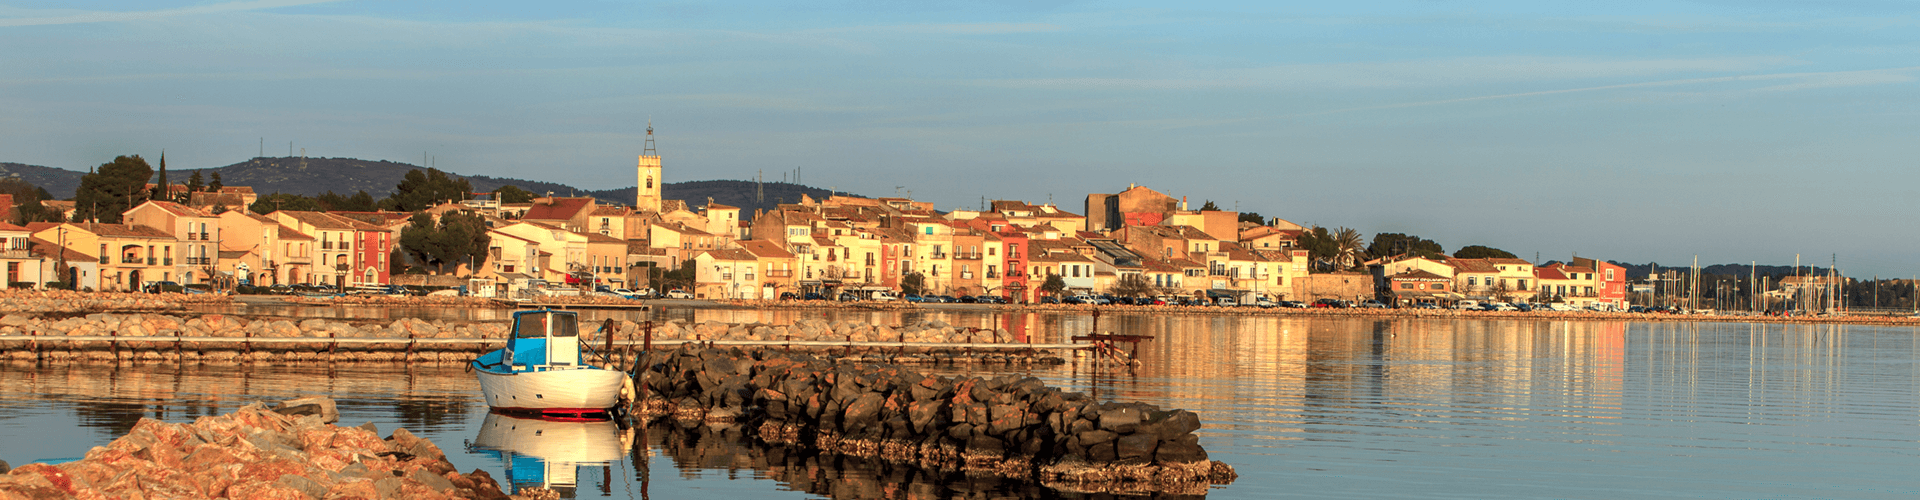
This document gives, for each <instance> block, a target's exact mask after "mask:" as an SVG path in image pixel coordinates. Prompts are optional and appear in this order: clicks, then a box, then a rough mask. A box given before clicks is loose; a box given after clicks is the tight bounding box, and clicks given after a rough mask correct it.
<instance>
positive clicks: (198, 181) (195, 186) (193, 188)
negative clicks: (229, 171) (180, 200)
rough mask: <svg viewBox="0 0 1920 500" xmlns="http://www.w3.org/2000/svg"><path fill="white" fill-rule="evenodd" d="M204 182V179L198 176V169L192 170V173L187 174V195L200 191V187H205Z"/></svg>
mask: <svg viewBox="0 0 1920 500" xmlns="http://www.w3.org/2000/svg"><path fill="white" fill-rule="evenodd" d="M206 182H207V181H206V179H204V178H201V177H200V171H199V170H195V171H193V175H189V176H187V196H193V193H198V192H200V190H201V189H203V188H205V187H206Z"/></svg>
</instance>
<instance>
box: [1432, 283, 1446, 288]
mask: <svg viewBox="0 0 1920 500" xmlns="http://www.w3.org/2000/svg"><path fill="white" fill-rule="evenodd" d="M1433 289H1434V290H1446V289H1447V285H1446V284H1445V283H1434V284H1433Z"/></svg>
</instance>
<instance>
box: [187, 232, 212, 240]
mask: <svg viewBox="0 0 1920 500" xmlns="http://www.w3.org/2000/svg"><path fill="white" fill-rule="evenodd" d="M187 236H188V238H187V239H193V238H192V236H193V233H187ZM200 241H213V238H208V237H207V233H200Z"/></svg>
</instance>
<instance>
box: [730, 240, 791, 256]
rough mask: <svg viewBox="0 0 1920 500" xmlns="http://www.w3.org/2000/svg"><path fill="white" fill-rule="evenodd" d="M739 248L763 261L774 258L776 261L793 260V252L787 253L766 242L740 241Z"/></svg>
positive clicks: (778, 246)
mask: <svg viewBox="0 0 1920 500" xmlns="http://www.w3.org/2000/svg"><path fill="white" fill-rule="evenodd" d="M740 248H742V249H745V250H746V251H747V252H749V253H752V254H753V255H754V256H756V257H760V258H763V259H764V258H776V259H791V258H793V252H788V251H787V250H786V249H784V248H780V245H776V244H774V243H773V242H771V241H766V240H747V241H742V242H740Z"/></svg>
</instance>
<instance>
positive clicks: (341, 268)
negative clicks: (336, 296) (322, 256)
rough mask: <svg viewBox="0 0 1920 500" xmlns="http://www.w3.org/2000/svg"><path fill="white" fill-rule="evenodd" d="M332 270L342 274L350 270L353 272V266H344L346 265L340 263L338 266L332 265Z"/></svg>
mask: <svg viewBox="0 0 1920 500" xmlns="http://www.w3.org/2000/svg"><path fill="white" fill-rule="evenodd" d="M333 270H334V271H335V272H341V273H344V272H347V271H351V270H353V266H351V265H348V264H346V263H340V264H334V265H333Z"/></svg>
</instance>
